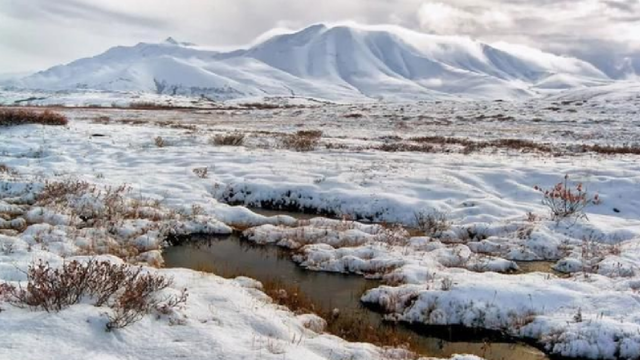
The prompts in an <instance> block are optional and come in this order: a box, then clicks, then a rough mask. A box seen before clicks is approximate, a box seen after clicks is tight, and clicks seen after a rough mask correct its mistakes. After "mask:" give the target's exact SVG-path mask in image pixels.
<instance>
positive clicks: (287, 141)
mask: <svg viewBox="0 0 640 360" xmlns="http://www.w3.org/2000/svg"><path fill="white" fill-rule="evenodd" d="M321 137H322V131H320V130H300V131H298V132H296V133H295V134H288V135H286V136H285V137H284V138H283V139H282V147H284V148H285V149H291V150H295V151H313V150H315V149H316V147H317V146H318V143H319V142H320V138H321Z"/></svg>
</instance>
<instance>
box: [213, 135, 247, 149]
mask: <svg viewBox="0 0 640 360" xmlns="http://www.w3.org/2000/svg"><path fill="white" fill-rule="evenodd" d="M244 138H245V135H244V134H243V133H241V132H234V133H230V134H224V135H221V134H220V135H216V136H214V137H213V138H211V139H210V140H209V143H211V144H212V145H217V146H242V144H244Z"/></svg>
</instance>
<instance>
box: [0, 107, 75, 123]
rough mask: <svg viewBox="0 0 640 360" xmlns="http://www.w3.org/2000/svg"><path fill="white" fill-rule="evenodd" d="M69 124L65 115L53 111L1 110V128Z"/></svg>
mask: <svg viewBox="0 0 640 360" xmlns="http://www.w3.org/2000/svg"><path fill="white" fill-rule="evenodd" d="M68 123H69V120H68V119H67V117H66V116H65V115H63V114H60V113H57V112H53V111H51V110H45V111H33V110H25V109H0V126H16V125H24V124H41V125H57V126H64V125H67V124H68Z"/></svg>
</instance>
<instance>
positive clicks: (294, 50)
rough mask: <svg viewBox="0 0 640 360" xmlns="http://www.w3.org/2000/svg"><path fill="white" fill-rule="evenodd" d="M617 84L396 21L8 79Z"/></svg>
mask: <svg viewBox="0 0 640 360" xmlns="http://www.w3.org/2000/svg"><path fill="white" fill-rule="evenodd" d="M398 29H399V28H398ZM611 82H613V80H612V79H611V78H609V77H608V76H607V75H605V74H604V73H603V72H601V71H600V70H598V69H597V68H595V67H594V66H593V65H591V64H589V63H587V62H584V61H582V60H578V59H575V58H569V57H561V56H557V55H553V54H549V53H544V52H541V51H539V50H535V49H530V48H524V47H517V46H515V47H508V46H501V47H494V46H492V45H489V44H486V43H481V42H478V41H474V40H470V39H464V38H455V37H447V36H437V35H429V34H420V33H415V32H410V31H409V30H406V31H405V30H402V29H399V30H397V29H396V28H391V29H388V28H359V27H355V26H344V25H340V26H327V25H324V24H316V25H312V26H309V27H307V28H305V29H302V30H300V31H297V32H293V33H287V34H281V35H276V36H273V37H271V38H269V39H266V40H265V41H262V42H260V43H258V44H256V45H254V46H251V47H249V48H247V49H238V50H234V51H230V52H222V51H212V50H204V49H201V48H199V47H197V46H195V45H194V44H191V43H184V42H179V41H177V40H175V39H174V38H172V37H169V38H167V39H166V40H165V41H163V42H160V43H155V44H154V43H139V44H136V45H134V46H128V47H127V46H116V47H113V48H110V49H108V50H107V51H105V52H103V53H102V54H99V55H96V56H94V57H89V58H83V59H78V60H76V61H73V62H71V63H69V64H66V65H58V66H54V67H52V68H50V69H47V70H44V71H40V72H37V73H35V74H33V75H30V76H27V77H25V78H22V79H20V80H13V81H11V82H10V83H9V84H8V85H9V86H12V87H14V88H24V89H38V90H47V91H57V90H84V89H93V90H105V91H139V92H155V93H158V94H173V95H193V96H207V97H210V98H214V99H218V100H226V99H233V98H240V97H253V96H282V95H287V96H304V97H314V98H320V99H327V100H347V101H349V100H364V99H388V100H422V99H447V98H461V97H462V98H470V99H497V98H501V99H514V98H522V97H529V96H535V95H536V94H539V93H541V92H549V91H560V90H563V89H574V88H581V87H588V86H595V85H601V84H608V83H611Z"/></svg>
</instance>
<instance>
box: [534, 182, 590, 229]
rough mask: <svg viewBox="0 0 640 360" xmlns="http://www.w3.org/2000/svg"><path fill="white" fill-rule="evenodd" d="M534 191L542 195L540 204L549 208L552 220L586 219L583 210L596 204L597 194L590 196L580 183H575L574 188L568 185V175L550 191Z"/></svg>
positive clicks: (538, 188) (536, 187) (540, 189)
mask: <svg viewBox="0 0 640 360" xmlns="http://www.w3.org/2000/svg"><path fill="white" fill-rule="evenodd" d="M534 189H536V190H538V191H540V192H541V193H543V199H542V204H544V205H545V206H547V207H548V208H549V211H550V212H551V216H552V217H553V219H554V220H562V219H565V218H571V217H575V218H576V219H581V218H582V219H587V215H586V214H585V212H584V210H585V209H586V208H587V207H588V206H589V205H592V204H598V203H599V202H600V198H599V197H598V194H596V195H594V196H590V195H589V193H588V192H587V191H586V190H585V189H584V188H583V186H582V183H577V184H576V185H575V186H574V188H571V186H570V184H569V175H565V177H564V181H562V182H559V183H558V184H556V186H554V187H553V188H551V189H548V190H544V189H542V188H540V187H538V186H535V187H534Z"/></svg>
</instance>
